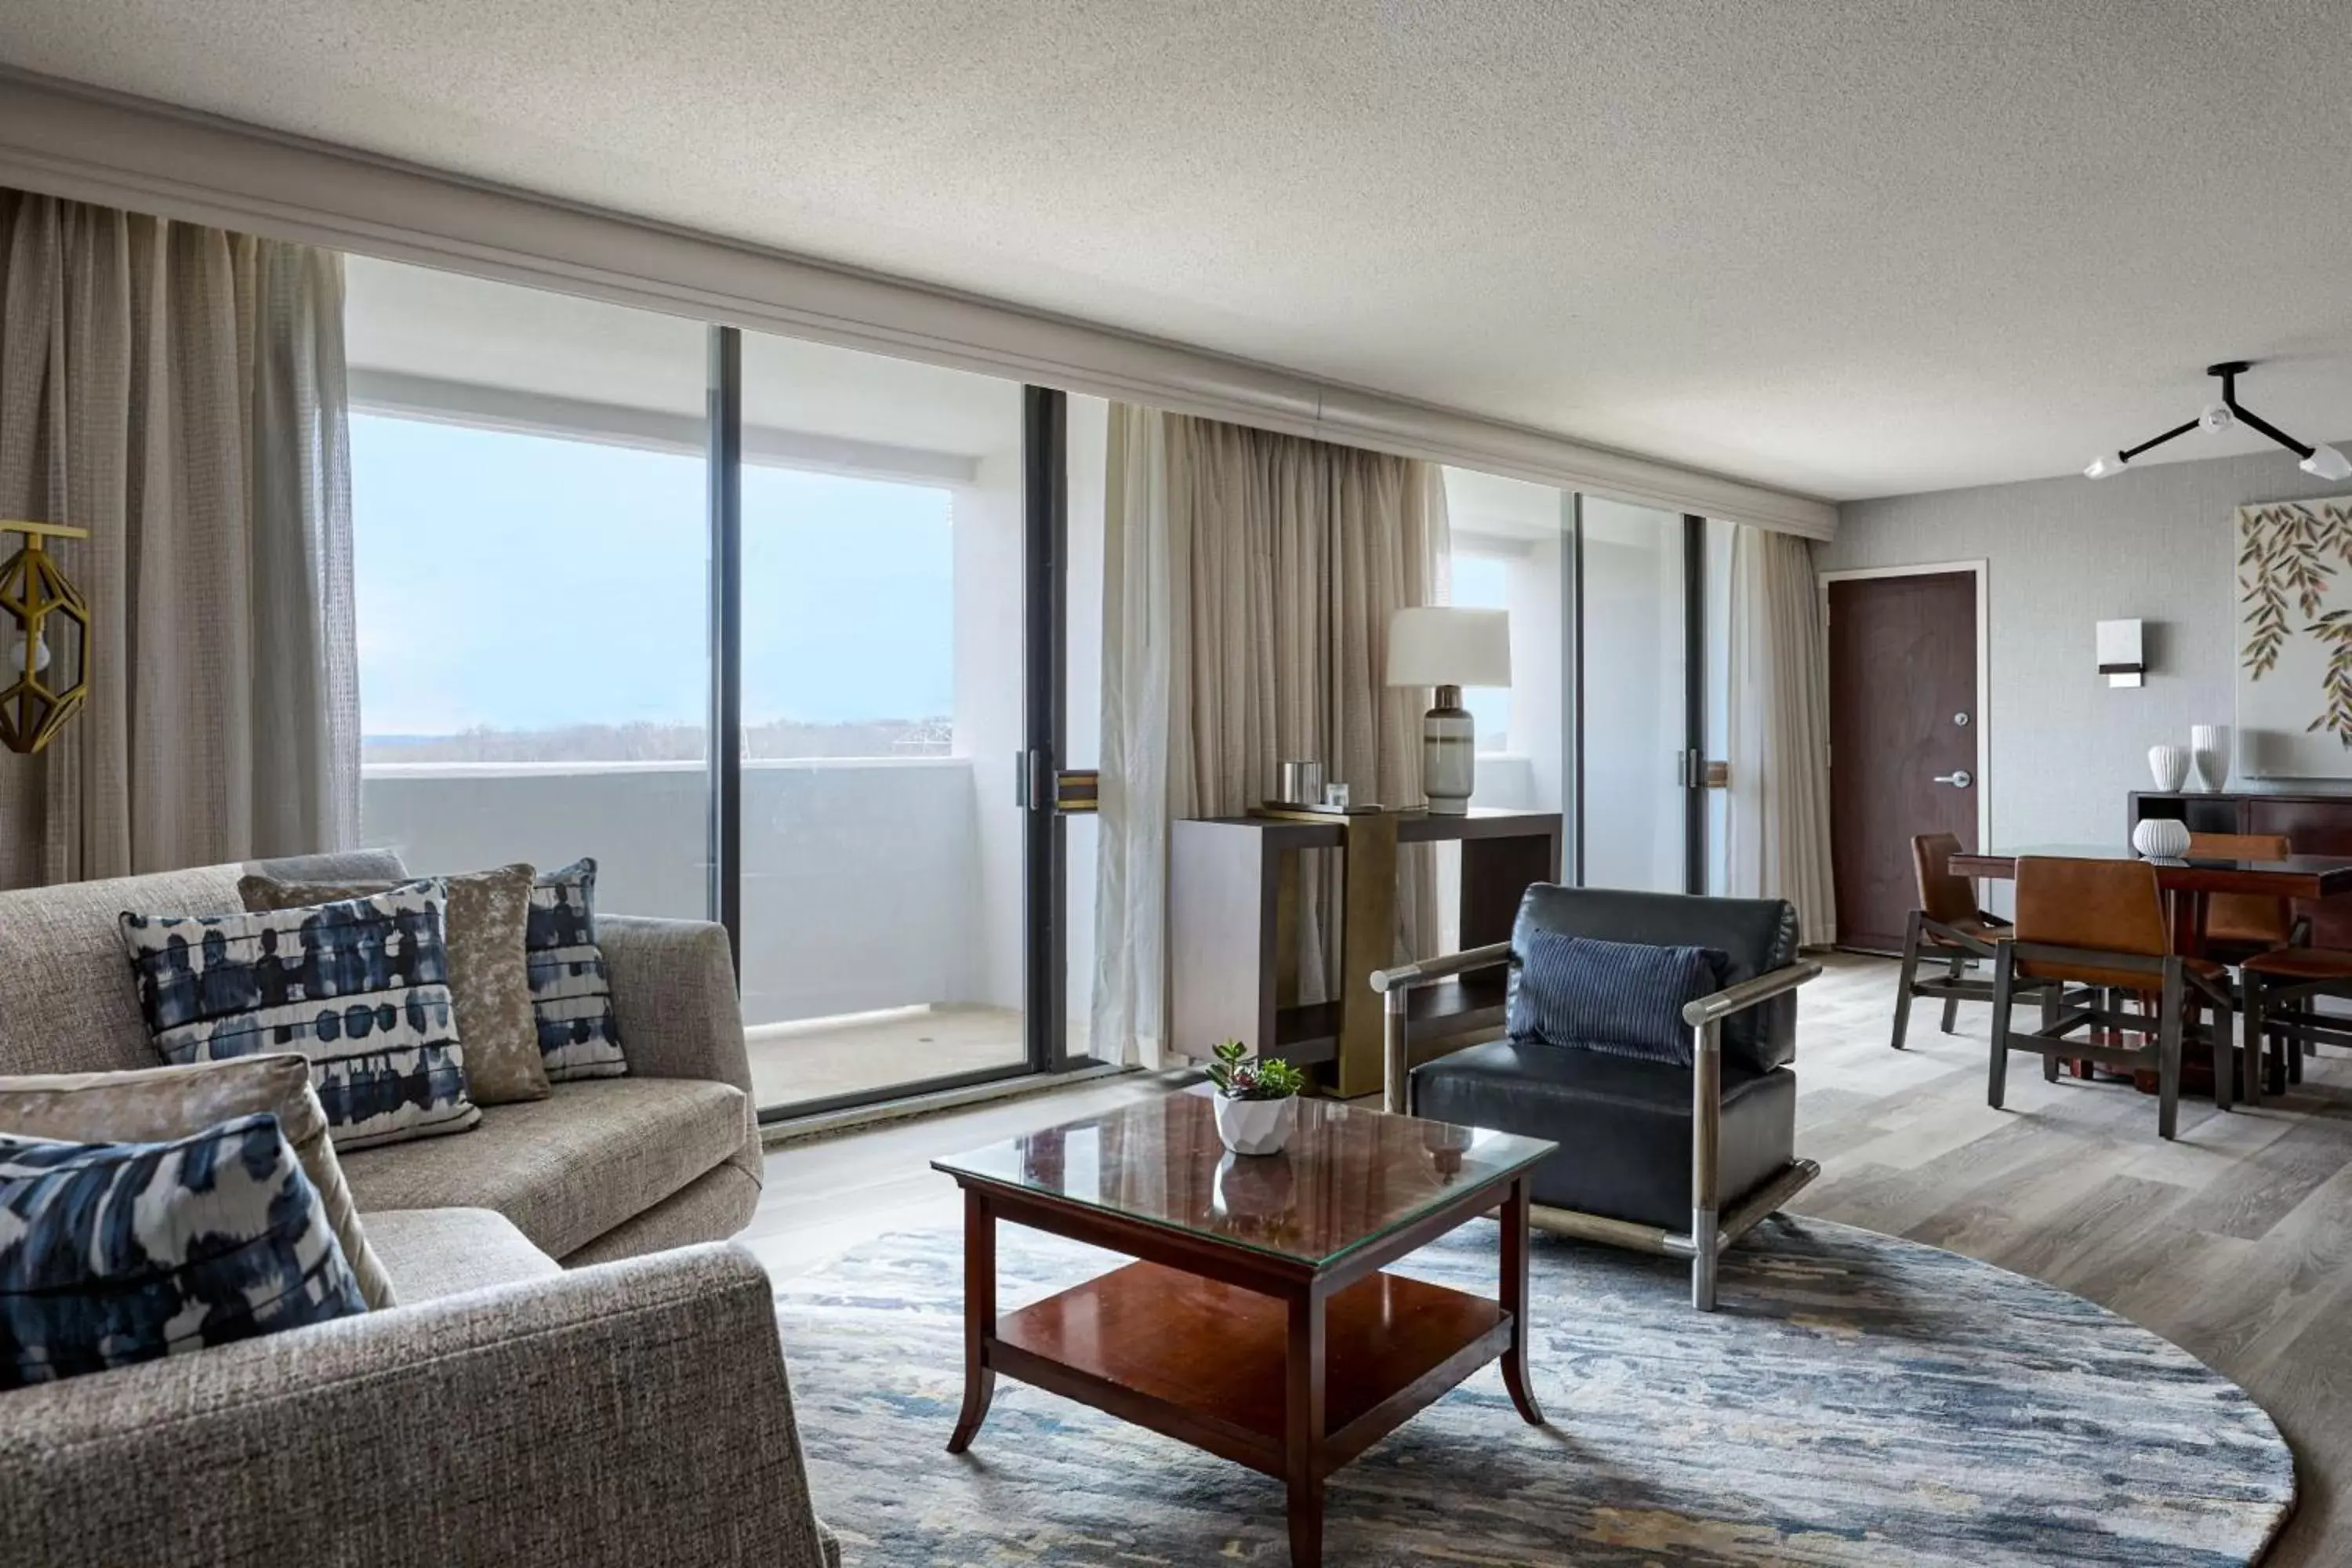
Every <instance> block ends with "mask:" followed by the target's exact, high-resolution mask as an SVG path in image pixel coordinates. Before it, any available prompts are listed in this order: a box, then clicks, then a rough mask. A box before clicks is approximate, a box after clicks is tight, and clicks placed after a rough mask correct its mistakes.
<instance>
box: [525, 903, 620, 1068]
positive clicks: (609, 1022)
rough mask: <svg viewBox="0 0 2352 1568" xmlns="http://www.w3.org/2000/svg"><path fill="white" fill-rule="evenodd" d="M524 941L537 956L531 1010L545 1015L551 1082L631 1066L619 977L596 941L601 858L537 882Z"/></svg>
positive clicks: (543, 1044) (542, 1030) (543, 1036)
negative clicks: (616, 992) (616, 999)
mask: <svg viewBox="0 0 2352 1568" xmlns="http://www.w3.org/2000/svg"><path fill="white" fill-rule="evenodd" d="M523 947H524V948H525V949H526V950H527V952H528V953H529V956H530V1010H531V1013H532V1015H533V1016H535V1017H536V1018H537V1019H538V1020H539V1054H540V1059H541V1061H542V1062H543V1063H545V1064H546V1067H547V1081H548V1082H550V1083H569V1082H571V1081H572V1080H573V1079H583V1078H619V1077H621V1076H622V1075H623V1074H625V1073H626V1072H627V1071H628V1070H629V1061H628V1058H626V1057H625V1056H623V1055H622V1054H621V1026H620V1022H619V1020H618V1019H616V1018H614V1016H613V983H612V978H611V976H610V975H608V974H607V973H605V969H604V952H603V951H602V950H601V949H599V948H598V947H597V945H596V862H595V861H593V860H587V859H583V860H575V861H573V862H572V864H571V865H569V866H566V867H565V868H563V869H562V870H561V871H548V872H545V873H543V874H541V877H540V879H539V880H538V881H537V882H536V883H534V884H533V885H532V887H531V889H530V930H529V931H526V932H525V933H524V936H523Z"/></svg>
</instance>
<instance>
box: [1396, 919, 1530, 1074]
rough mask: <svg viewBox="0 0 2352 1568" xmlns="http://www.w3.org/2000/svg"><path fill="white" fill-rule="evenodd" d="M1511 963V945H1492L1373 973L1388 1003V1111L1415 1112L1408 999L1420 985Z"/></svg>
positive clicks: (1492, 943)
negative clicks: (1409, 1097)
mask: <svg viewBox="0 0 2352 1568" xmlns="http://www.w3.org/2000/svg"><path fill="white" fill-rule="evenodd" d="M1510 961H1511V944H1510V943H1509V942H1488V943H1487V944H1486V946H1484V947H1473V948H1467V949H1465V950H1464V951H1463V952H1449V953H1446V954H1444V955H1443V956H1441V957H1438V958H1424V959H1423V960H1422V961H1421V962H1420V963H1401V964H1399V965H1397V967H1395V968H1394V969H1376V970H1374V971H1372V989H1373V990H1375V991H1377V992H1379V993H1380V994H1381V995H1382V996H1384V997H1386V998H1387V1001H1386V1002H1384V1003H1383V1004H1382V1005H1381V1014H1382V1016H1381V1107H1382V1108H1383V1109H1384V1110H1391V1111H1394V1112H1396V1113H1397V1114H1398V1115H1402V1114H1404V1112H1405V1111H1406V1110H1409V1109H1411V1108H1410V1107H1409V1106H1408V1105H1407V1104H1406V1094H1405V1077H1406V1072H1407V1068H1408V1067H1409V1065H1410V1063H1409V1055H1410V1053H1409V1052H1408V1051H1407V1050H1406V1041H1405V1005H1406V998H1407V996H1408V995H1410V994H1411V993H1412V988H1413V987H1414V986H1416V985H1427V984H1430V983H1432V982H1433V981H1438V980H1444V979H1448V978H1450V977H1451V976H1454V975H1456V974H1467V973H1470V972H1471V971H1472V970H1474V969H1491V968H1493V967H1494V966H1495V965H1496V964H1498V963H1509V962H1510Z"/></svg>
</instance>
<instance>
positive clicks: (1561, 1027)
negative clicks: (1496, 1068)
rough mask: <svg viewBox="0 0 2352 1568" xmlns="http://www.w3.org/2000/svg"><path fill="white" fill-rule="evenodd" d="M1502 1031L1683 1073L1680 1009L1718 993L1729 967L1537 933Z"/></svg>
mask: <svg viewBox="0 0 2352 1568" xmlns="http://www.w3.org/2000/svg"><path fill="white" fill-rule="evenodd" d="M1517 957H1518V963H1517V973H1515V974H1513V975H1512V977H1511V992H1510V1003H1509V1008H1508V1011H1507V1016H1506V1020H1505V1022H1506V1026H1507V1027H1508V1028H1509V1030H1510V1034H1511V1038H1513V1039H1514V1040H1519V1041H1527V1040H1540V1041H1542V1042H1543V1043H1544V1044H1546V1045H1552V1046H1574V1047H1585V1048H1588V1049H1591V1050H1596V1051H1610V1052H1613V1053H1615V1054H1617V1055H1619V1056H1628V1057H1643V1058H1647V1059H1649V1060H1652V1061H1661V1062H1673V1063H1675V1064H1677V1065H1679V1066H1682V1067H1688V1066H1689V1065H1690V1059H1691V1033H1690V1026H1689V1025H1688V1024H1685V1023H1684V1022H1683V1005H1684V1004H1685V1003H1686V1002H1695V1001H1696V1000H1697V999H1698V998H1700V997H1701V996H1705V995H1707V994H1710V993H1712V992H1714V991H1717V990H1719V989H1720V988H1721V984H1722V982H1721V979H1720V976H1721V974H1722V973H1723V969H1724V967H1725V965H1726V964H1727V963H1728V962H1729V961H1728V959H1727V957H1726V955H1724V954H1723V953H1720V952H1716V951H1715V950H1714V949H1713V948H1707V947H1653V946H1650V945H1649V944H1648V943H1646V942H1601V941H1598V940H1596V939H1594V938H1592V937H1586V936H1567V935H1563V934H1562V933H1560V932H1559V931H1530V932H1528V935H1527V950H1526V951H1525V952H1521V953H1519V954H1518V955H1517Z"/></svg>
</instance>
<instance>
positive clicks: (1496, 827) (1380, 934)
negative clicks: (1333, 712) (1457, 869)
mask: <svg viewBox="0 0 2352 1568" xmlns="http://www.w3.org/2000/svg"><path fill="white" fill-rule="evenodd" d="M1561 831H1562V827H1561V819H1560V815H1559V813H1558V812H1538V811H1493V810H1474V811H1472V812H1471V813H1470V814H1469V815H1467V816H1430V815H1428V814H1426V813H1422V812H1404V813H1391V814H1386V815H1384V816H1381V817H1378V818H1367V817H1337V816H1334V817H1327V818H1318V819H1313V820H1303V819H1301V818H1298V817H1291V816H1221V817H1209V818H1204V819H1194V820H1187V821H1180V822H1177V823H1174V824H1172V825H1171V833H1170V841H1169V865H1168V927H1169V930H1168V948H1169V984H1170V995H1169V1007H1168V1013H1169V1026H1170V1030H1171V1042H1172V1044H1173V1045H1174V1046H1175V1048H1176V1049H1177V1050H1179V1051H1181V1052H1183V1053H1184V1054H1186V1055H1188V1056H1196V1057H1205V1056H1206V1055H1207V1054H1208V1050H1209V1047H1210V1046H1212V1045H1213V1044H1214V1043H1215V1042H1217V1041H1219V1040H1225V1039H1238V1040H1244V1041H1246V1042H1247V1043H1248V1044H1249V1045H1251V1046H1252V1047H1255V1048H1256V1049H1258V1050H1261V1051H1263V1052H1265V1054H1267V1055H1269V1056H1278V1057H1283V1058H1287V1059H1288V1060H1290V1061H1292V1062H1295V1063H1297V1064H1298V1065H1299V1066H1301V1067H1306V1068H1319V1069H1321V1070H1320V1071H1319V1073H1318V1077H1320V1079H1322V1080H1323V1082H1324V1083H1325V1084H1326V1085H1327V1087H1329V1088H1330V1089H1334V1090H1335V1091H1336V1092H1338V1093H1339V1094H1342V1095H1349V1096H1354V1095H1361V1094H1375V1093H1378V1092H1379V1091H1380V1088H1381V998H1380V996H1379V994H1377V993H1375V992H1374V991H1373V990H1372V988H1371V974H1372V971H1374V970H1376V969H1383V968H1386V967H1388V966H1389V965H1390V964H1391V963H1394V962H1395V954H1394V952H1393V949H1392V947H1391V942H1392V941H1393V933H1394V931H1395V930H1396V856H1395V850H1396V849H1397V848H1399V847H1402V846H1405V845H1411V844H1438V843H1447V842H1458V843H1459V844H1460V845H1461V846H1462V872H1461V878H1462V879H1461V910H1462V937H1461V940H1462V945H1463V946H1464V947H1465V948H1466V947H1476V946H1479V945H1481V944H1483V943H1486V942H1504V941H1507V940H1508V939H1509V937H1510V934H1511V922H1512V921H1514V920H1515V919H1516V918H1517V914H1518V909H1519V897H1520V895H1521V894H1523V893H1525V892H1526V891H1527V890H1528V886H1529V885H1530V884H1532V883H1536V882H1556V881H1558V880H1559V867H1560V845H1561ZM1391 835H1392V836H1391ZM1318 849H1320V850H1330V851H1337V852H1339V853H1341V854H1342V855H1343V856H1344V857H1345V859H1346V863H1347V864H1348V865H1349V867H1351V868H1354V869H1355V874H1354V875H1352V876H1350V875H1348V874H1346V873H1344V872H1343V891H1342V895H1341V897H1340V900H1339V905H1340V907H1339V910H1336V911H1335V915H1336V917H1337V918H1338V920H1339V924H1340V931H1339V944H1338V945H1339V971H1338V977H1337V994H1335V995H1334V996H1332V997H1330V998H1328V999H1325V1000H1318V1001H1305V1002H1302V1001H1300V1000H1298V998H1297V987H1298V977H1297V908H1298V905H1297V896H1298V885H1299V884H1298V879H1299V876H1300V872H1301V866H1302V860H1303V856H1302V854H1301V852H1302V851H1307V850H1318ZM1422 956H1424V957H1427V956H1434V955H1432V954H1423V955H1422ZM1503 995H1504V978H1503V972H1502V971H1499V970H1496V971H1493V972H1491V973H1482V974H1478V975H1475V976H1472V977H1470V978H1469V980H1468V982H1467V983H1466V984H1465V982H1463V981H1446V982H1444V983H1443V984H1437V985H1430V986H1423V987H1419V988H1416V989H1415V990H1414V991H1413V993H1412V1010H1413V1014H1414V1018H1413V1027H1412V1033H1413V1035H1414V1037H1416V1039H1427V1040H1437V1039H1444V1038H1449V1037H1457V1036H1460V1035H1463V1034H1466V1033H1469V1032H1472V1031H1474V1030H1481V1029H1486V1030H1491V1029H1496V1028H1498V1027H1499V1026H1501V1024H1502V1022H1503Z"/></svg>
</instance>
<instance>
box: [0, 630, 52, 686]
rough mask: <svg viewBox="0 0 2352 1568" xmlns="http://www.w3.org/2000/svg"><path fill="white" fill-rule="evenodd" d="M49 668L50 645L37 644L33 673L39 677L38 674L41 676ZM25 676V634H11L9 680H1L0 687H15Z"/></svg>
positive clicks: (9, 643) (9, 638) (9, 639)
mask: <svg viewBox="0 0 2352 1568" xmlns="http://www.w3.org/2000/svg"><path fill="white" fill-rule="evenodd" d="M47 668H49V645H48V644H47V643H46V642H41V643H36V644H34V645H33V673H34V674H35V675H38V674H40V673H41V672H42V671H43V670H45V669H47ZM24 674H25V634H24V633H23V632H11V633H10V634H9V636H8V673H7V678H6V679H5V680H0V685H14V684H15V683H16V681H17V680H19V679H23V677H24Z"/></svg>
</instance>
